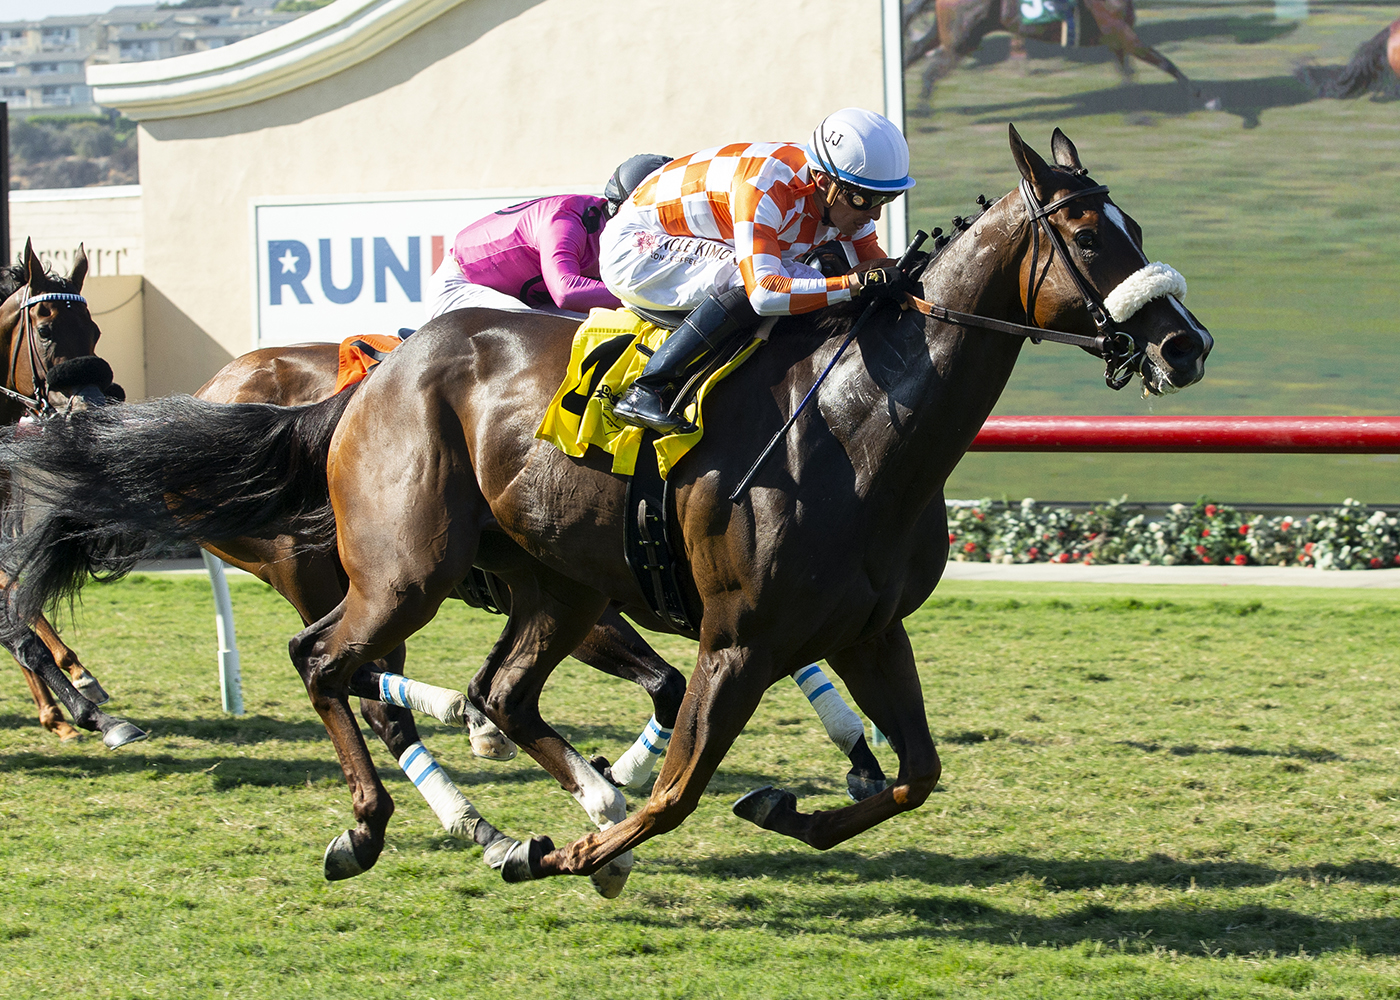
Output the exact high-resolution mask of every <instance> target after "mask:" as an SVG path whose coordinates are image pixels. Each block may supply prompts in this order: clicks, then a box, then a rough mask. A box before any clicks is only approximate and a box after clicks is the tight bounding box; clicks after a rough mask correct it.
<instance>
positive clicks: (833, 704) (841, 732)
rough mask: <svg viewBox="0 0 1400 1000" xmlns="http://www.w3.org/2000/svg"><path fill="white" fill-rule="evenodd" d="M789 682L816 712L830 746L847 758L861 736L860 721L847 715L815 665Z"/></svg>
mask: <svg viewBox="0 0 1400 1000" xmlns="http://www.w3.org/2000/svg"><path fill="white" fill-rule="evenodd" d="M792 679H793V680H795V681H796V682H797V686H798V687H800V688H801V689H802V693H803V694H805V695H806V696H807V700H808V701H810V702H811V703H812V707H813V708H815V709H816V710H817V718H819V719H821V720H822V725H823V726H825V727H826V735H828V736H830V737H831V742H833V743H835V744H836V745H837V746H838V747H840V748H841V752H842V753H844V754H847V755H849V754H850V752H851V748H852V747H854V746H855V745H856V741H857V740H859V739H860V738H861V737H862V736H864V735H865V723H863V722H861V721H860V716H858V715H856V713H855V712H852V711H851V709H850V706H849V705H847V704H846V703H845V701H843V700H842V698H841V695H840V694H839V693H838V692H837V690H836V688H835V687H834V686H833V685H832V683H831V681H829V680H827V677H826V674H825V673H824V672H823V671H822V668H821V667H819V666H817V664H815V663H813V664H811V665H809V666H806V667H803V668H802V669H801V670H796V671H794V672H793V675H792Z"/></svg>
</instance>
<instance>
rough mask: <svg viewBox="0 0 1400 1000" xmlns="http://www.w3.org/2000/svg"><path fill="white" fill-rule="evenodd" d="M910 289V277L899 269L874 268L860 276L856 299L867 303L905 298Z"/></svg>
mask: <svg viewBox="0 0 1400 1000" xmlns="http://www.w3.org/2000/svg"><path fill="white" fill-rule="evenodd" d="M909 288H910V282H909V278H908V276H906V275H905V274H904V272H903V271H901V270H900V269H899V268H897V267H872V268H871V269H870V270H868V271H864V272H862V273H861V275H860V284H859V285H858V286H857V287H856V288H855V297H856V298H858V299H864V300H867V301H878V300H880V299H898V298H903V296H904V293H905V292H907V291H908V290H909Z"/></svg>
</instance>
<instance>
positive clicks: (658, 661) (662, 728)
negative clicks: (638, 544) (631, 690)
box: [573, 606, 685, 788]
mask: <svg viewBox="0 0 1400 1000" xmlns="http://www.w3.org/2000/svg"><path fill="white" fill-rule="evenodd" d="M573 655H574V659H576V660H579V661H581V662H583V663H586V664H587V665H588V666H590V667H593V668H594V669H595V670H601V671H602V672H603V673H605V674H608V675H610V676H612V677H620V678H622V679H623V680H627V681H631V682H632V683H634V684H637V685H639V686H641V688H642V689H643V690H644V691H646V693H647V694H649V695H650V696H651V704H652V716H651V719H650V720H649V721H648V722H647V724H646V727H645V728H644V729H643V730H642V732H641V735H640V736H638V737H637V739H636V741H635V742H634V743H633V744H632V746H631V747H630V748H628V750H627V751H626V752H625V753H624V754H623V755H622V756H621V757H619V758H618V759H617V763H615V764H612V765H611V766H609V764H608V762H607V760H606V759H604V758H602V757H594V758H593V760H592V761H591V763H592V764H593V766H594V767H596V768H597V769H598V770H600V771H602V773H603V776H604V777H606V778H607V779H608V780H609V781H611V782H612V783H613V784H615V785H617V786H618V787H620V788H628V787H631V786H635V785H639V784H641V783H642V782H643V781H645V780H646V779H647V777H648V776H649V775H650V774H651V772H652V768H653V767H654V766H655V765H656V760H657V758H658V757H660V756H661V755H662V754H663V753H665V751H666V745H667V744H668V743H669V742H670V740H671V730H672V728H673V727H674V726H675V724H676V715H677V714H678V713H679V712H680V710H681V699H682V698H684V697H685V677H684V675H682V674H681V672H680V671H679V670H677V669H676V668H675V667H673V666H671V665H670V664H669V663H667V662H666V660H665V659H664V658H662V656H661V654H660V653H658V652H657V651H656V650H654V649H652V648H651V646H649V645H648V644H647V641H646V640H645V639H643V638H642V637H641V635H640V633H638V632H637V630H636V629H635V628H633V627H632V625H631V624H630V623H629V622H628V621H627V620H626V619H625V618H623V617H622V615H621V614H620V613H619V612H618V610H617V609H616V608H615V607H612V606H609V607H608V608H607V610H605V611H604V612H603V615H602V617H601V618H599V619H598V624H597V625H595V626H594V627H593V629H592V631H590V632H589V633H588V635H587V636H585V637H584V640H583V642H581V643H579V645H578V648H577V649H575V650H574V653H573Z"/></svg>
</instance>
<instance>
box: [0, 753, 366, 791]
mask: <svg viewBox="0 0 1400 1000" xmlns="http://www.w3.org/2000/svg"><path fill="white" fill-rule="evenodd" d="M0 770H4V771H7V772H18V771H22V772H24V773H25V774H27V775H29V776H30V777H33V778H69V779H73V778H89V779H90V778H97V779H101V778H105V777H114V776H118V775H134V774H135V775H144V776H145V777H147V778H149V779H151V780H159V779H161V778H165V777H170V776H171V775H176V774H182V775H190V774H208V775H209V776H210V781H211V783H212V786H213V790H214V791H216V792H221V791H230V790H232V789H234V788H239V787H242V786H246V785H253V786H259V787H274V786H292V785H304V784H306V783H307V782H316V781H321V780H325V779H332V780H334V781H337V782H339V781H342V780H344V779H343V776H342V774H341V770H340V765H339V764H337V763H336V759H335V752H334V751H333V750H332V749H331V747H330V744H329V741H328V742H327V745H326V755H325V757H321V758H315V757H290V758H280V759H255V758H249V757H175V756H171V755H170V754H148V753H142V752H141V751H139V750H133V749H132V748H131V747H127V748H124V749H122V750H119V751H117V752H116V753H109V752H108V751H105V750H104V751H102V755H101V756H97V755H94V756H91V757H86V756H84V757H79V756H76V755H69V756H63V757H54V756H50V755H47V754H39V753H26V752H20V753H13V754H3V755H0Z"/></svg>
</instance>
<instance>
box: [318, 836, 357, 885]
mask: <svg viewBox="0 0 1400 1000" xmlns="http://www.w3.org/2000/svg"><path fill="white" fill-rule="evenodd" d="M324 863H325V869H326V881H327V882H339V881H341V880H342V879H347V878H354V877H355V876H356V875H362V874H364V871H365V870H364V868H363V867H361V865H360V862H359V860H358V859H357V858H356V857H355V844H354V841H352V840H351V839H350V831H349V830H346V831H345V832H344V833H342V834H341V835H340V836H339V837H336V838H335V839H334V840H332V841H331V842H330V844H329V845H328V846H327V847H326V857H325V862H324Z"/></svg>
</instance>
